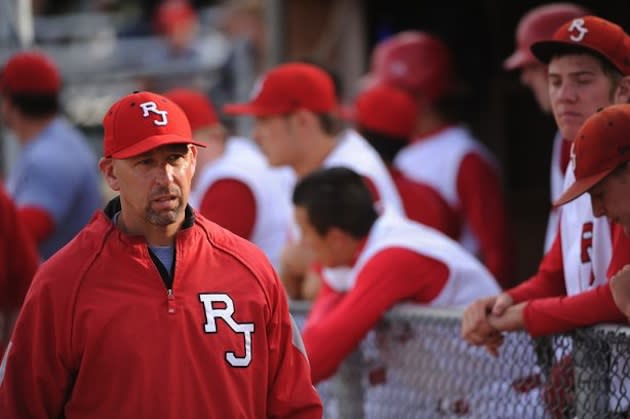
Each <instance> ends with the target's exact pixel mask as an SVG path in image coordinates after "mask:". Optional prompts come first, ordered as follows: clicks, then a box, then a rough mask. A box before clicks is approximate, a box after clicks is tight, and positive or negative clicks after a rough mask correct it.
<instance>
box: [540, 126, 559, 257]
mask: <svg viewBox="0 0 630 419" xmlns="http://www.w3.org/2000/svg"><path fill="white" fill-rule="evenodd" d="M563 142H564V138H562V135H561V134H560V131H558V132H557V133H556V136H555V137H554V139H553V150H552V152H551V170H550V171H549V177H550V179H549V181H550V185H549V186H550V189H549V192H550V198H551V201H550V202H555V201H556V200H557V199H558V198H560V195H562V191H563V190H564V171H563V170H562V145H563ZM560 211H561V208H554V207H552V208H551V209H550V210H549V218H548V219H547V230H546V232H545V247H544V250H545V253H547V251H548V250H549V249H550V248H551V245H552V244H553V241H554V240H555V238H556V234H558V223H559V221H560V214H559V213H560Z"/></svg>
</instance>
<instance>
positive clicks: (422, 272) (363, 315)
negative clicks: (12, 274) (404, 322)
mask: <svg viewBox="0 0 630 419" xmlns="http://www.w3.org/2000/svg"><path fill="white" fill-rule="evenodd" d="M448 275H449V271H448V267H447V266H446V265H444V264H442V263H441V262H438V261H436V260H434V259H430V258H427V257H425V256H422V255H420V254H418V253H416V252H413V251H411V250H408V249H402V248H390V249H386V250H383V251H381V252H379V253H377V254H376V255H374V256H373V257H372V259H370V260H369V261H368V262H367V263H366V264H365V266H364V267H363V268H362V269H361V271H360V272H359V273H358V274H357V278H356V282H355V286H354V288H352V289H351V290H350V291H349V292H347V293H346V295H345V297H344V298H343V300H341V301H340V302H339V303H338V304H337V305H336V306H335V307H334V308H332V309H331V310H330V312H329V313H328V315H326V316H325V317H324V316H322V317H321V318H320V319H319V320H318V321H317V322H314V321H308V322H307V323H308V326H307V327H306V328H305V329H304V334H303V336H304V344H305V346H306V350H307V353H308V355H309V359H310V361H311V371H312V377H313V383H317V382H319V381H321V380H323V379H325V378H327V377H329V376H330V375H332V374H333V373H334V372H335V371H336V369H337V368H338V366H339V364H340V363H341V362H342V361H343V360H344V359H345V358H346V357H347V356H348V355H349V354H350V353H351V352H352V351H353V350H354V349H355V348H356V347H357V345H358V344H359V343H360V341H361V339H363V337H364V336H365V335H366V334H367V333H368V331H369V330H370V329H372V328H373V327H374V326H375V325H376V323H377V322H378V321H379V319H380V318H381V317H382V316H383V314H384V313H385V312H386V311H387V310H389V309H390V308H391V307H392V306H394V305H395V304H396V303H399V302H403V301H416V302H420V303H422V302H429V301H431V300H433V299H434V298H435V297H436V296H437V295H438V294H439V292H440V291H441V290H442V288H443V287H444V284H445V283H446V281H447V279H448ZM320 298H324V297H322V296H321V295H320V296H318V299H320ZM366 301H369V302H370V303H369V304H366V303H365V302H366ZM317 304H318V303H316V306H317Z"/></svg>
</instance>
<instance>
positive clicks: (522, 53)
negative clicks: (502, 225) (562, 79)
mask: <svg viewBox="0 0 630 419" xmlns="http://www.w3.org/2000/svg"><path fill="white" fill-rule="evenodd" d="M587 14H588V11H587V10H586V9H584V8H583V7H581V6H578V5H577V4H572V3H552V4H546V5H543V6H539V7H535V8H533V9H532V10H530V11H529V12H527V13H526V14H525V15H523V17H522V18H521V20H520V21H519V23H518V26H517V28H516V50H515V51H514V53H512V55H510V56H509V57H508V58H507V59H506V60H505V61H504V62H503V68H505V69H506V70H520V72H521V78H520V79H521V83H522V84H523V85H524V86H527V87H528V88H529V89H530V90H531V91H532V93H533V95H534V98H535V99H536V102H537V103H538V106H539V107H540V110H541V111H543V112H544V113H546V114H549V113H551V104H550V103H549V87H548V83H549V80H548V77H547V64H545V63H543V62H540V61H539V60H538V59H537V58H536V57H534V54H532V52H531V51H530V49H529V48H530V47H531V45H532V44H533V43H534V42H537V41H541V40H544V39H550V38H551V37H552V36H553V33H554V32H555V31H556V29H558V28H559V27H560V26H561V25H562V24H563V23H565V22H567V21H569V20H570V19H574V18H577V17H581V16H585V15H587ZM570 151H571V141H564V139H563V138H562V134H561V133H560V131H558V132H557V133H556V135H555V137H554V139H553V149H552V155H551V170H550V192H551V200H550V201H549V202H554V201H555V200H556V199H558V197H559V196H560V194H561V193H562V188H563V185H564V172H565V171H566V168H567V165H568V164H569V154H570ZM557 231H558V211H557V209H556V208H555V207H553V206H550V210H549V219H548V221H547V230H546V233H545V244H544V250H545V252H547V251H548V250H549V248H550V247H551V244H552V243H553V240H554V238H555V236H556V233H557Z"/></svg>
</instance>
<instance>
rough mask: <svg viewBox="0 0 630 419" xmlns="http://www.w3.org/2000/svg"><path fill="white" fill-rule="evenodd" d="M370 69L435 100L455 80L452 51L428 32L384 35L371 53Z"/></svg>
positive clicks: (389, 81) (383, 78) (384, 79)
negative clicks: (388, 36) (385, 37)
mask: <svg viewBox="0 0 630 419" xmlns="http://www.w3.org/2000/svg"><path fill="white" fill-rule="evenodd" d="M371 66H372V68H371V73H372V74H373V75H374V77H375V78H376V79H378V80H379V82H384V83H386V84H391V85H393V86H396V87H398V88H401V89H403V90H406V91H408V92H409V93H411V94H412V95H413V96H420V95H421V96H423V97H426V98H428V99H429V101H431V102H433V101H435V100H436V99H439V98H440V97H442V96H443V95H444V94H445V93H446V92H447V91H448V89H449V88H450V87H451V86H452V84H453V62H452V57H451V51H450V50H449V48H448V47H447V46H446V44H445V43H444V42H442V40H440V39H438V38H437V37H435V36H433V35H430V34H428V33H425V32H419V31H405V32H400V33H398V34H396V35H394V36H392V37H390V38H387V39H385V40H384V41H382V42H381V43H380V44H378V45H377V46H376V48H375V49H374V51H373V53H372V65H371Z"/></svg>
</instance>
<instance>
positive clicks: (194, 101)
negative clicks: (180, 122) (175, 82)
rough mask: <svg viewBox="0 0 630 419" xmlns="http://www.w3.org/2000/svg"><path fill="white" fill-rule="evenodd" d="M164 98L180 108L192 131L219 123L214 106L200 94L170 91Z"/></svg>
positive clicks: (186, 91)
mask: <svg viewBox="0 0 630 419" xmlns="http://www.w3.org/2000/svg"><path fill="white" fill-rule="evenodd" d="M164 97H166V98H167V99H170V100H172V101H173V102H175V103H176V104H177V105H178V106H179V107H180V108H182V110H183V111H184V113H185V114H186V117H187V118H188V122H190V128H191V129H192V130H193V131H195V130H198V129H199V128H205V127H210V126H213V125H217V124H218V123H219V118H217V113H216V112H215V110H214V105H213V104H212V102H211V101H210V99H208V97H207V96H206V95H204V94H202V93H201V92H198V91H196V90H192V89H172V90H169V91H168V92H166V93H164Z"/></svg>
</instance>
